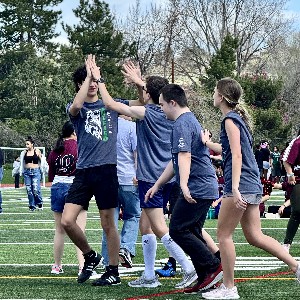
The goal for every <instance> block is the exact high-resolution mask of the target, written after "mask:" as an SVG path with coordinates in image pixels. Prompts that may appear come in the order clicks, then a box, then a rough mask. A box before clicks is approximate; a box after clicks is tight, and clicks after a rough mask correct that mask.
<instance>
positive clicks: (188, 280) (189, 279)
mask: <svg viewBox="0 0 300 300" xmlns="http://www.w3.org/2000/svg"><path fill="white" fill-rule="evenodd" d="M197 278H198V275H197V273H196V271H195V270H194V271H192V272H191V273H184V275H183V279H182V281H180V282H178V283H177V284H176V285H175V288H176V289H184V288H185V287H187V286H190V285H191V284H192V283H193V282H194V281H196V280H197Z"/></svg>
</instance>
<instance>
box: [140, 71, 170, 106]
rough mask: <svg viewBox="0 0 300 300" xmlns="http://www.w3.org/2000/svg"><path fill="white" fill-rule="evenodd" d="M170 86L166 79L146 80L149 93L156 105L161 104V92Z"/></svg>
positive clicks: (150, 78) (151, 77) (149, 78)
mask: <svg viewBox="0 0 300 300" xmlns="http://www.w3.org/2000/svg"><path fill="white" fill-rule="evenodd" d="M167 84H169V82H168V80H167V79H166V78H163V77H160V76H149V77H147V78H146V88H147V93H148V94H149V95H150V97H151V99H152V100H153V102H154V103H155V104H159V95H160V90H161V89H162V88H163V87H164V86H166V85H167Z"/></svg>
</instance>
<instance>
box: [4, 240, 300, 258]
mask: <svg viewBox="0 0 300 300" xmlns="http://www.w3.org/2000/svg"><path fill="white" fill-rule="evenodd" d="M89 244H90V245H97V246H99V245H100V244H101V241H100V240H99V242H97V243H89ZM135 244H136V245H142V243H141V242H136V243H135ZM216 244H218V243H216ZM234 244H235V245H240V246H241V245H249V243H247V242H236V243H234ZM299 244H300V242H293V245H299ZM2 245H3V246H5V245H17V246H19V245H23V246H31V245H51V246H53V242H2V243H0V246H2ZM65 245H73V243H72V242H65ZM157 245H163V244H162V243H161V242H157ZM252 259H253V257H252ZM255 259H256V257H255Z"/></svg>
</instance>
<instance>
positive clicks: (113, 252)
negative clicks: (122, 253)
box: [99, 208, 120, 266]
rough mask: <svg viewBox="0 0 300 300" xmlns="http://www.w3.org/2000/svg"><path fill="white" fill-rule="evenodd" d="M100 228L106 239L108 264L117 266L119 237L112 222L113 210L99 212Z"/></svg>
mask: <svg viewBox="0 0 300 300" xmlns="http://www.w3.org/2000/svg"><path fill="white" fill-rule="evenodd" d="M99 213H100V219H101V226H102V228H103V230H104V232H105V234H106V237H107V249H108V257H109V264H110V265H112V266H117V265H118V264H119V250H120V237H119V233H118V229H117V227H116V225H115V221H114V213H115V208H110V209H105V210H100V211H99Z"/></svg>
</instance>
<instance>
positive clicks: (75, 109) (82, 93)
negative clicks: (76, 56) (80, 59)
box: [69, 55, 92, 117]
mask: <svg viewBox="0 0 300 300" xmlns="http://www.w3.org/2000/svg"><path fill="white" fill-rule="evenodd" d="M91 58H92V56H91V55H88V57H87V59H86V60H85V67H86V72H87V76H86V78H85V80H84V82H83V83H82V85H81V87H80V90H79V91H78V93H77V94H76V96H75V98H74V100H73V103H72V104H71V106H70V109H69V112H70V114H71V115H72V116H74V117H75V116H77V115H78V113H79V111H80V109H81V108H82V106H83V103H84V101H85V99H86V96H87V93H88V90H89V86H90V84H91V81H92V73H91Z"/></svg>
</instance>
